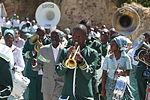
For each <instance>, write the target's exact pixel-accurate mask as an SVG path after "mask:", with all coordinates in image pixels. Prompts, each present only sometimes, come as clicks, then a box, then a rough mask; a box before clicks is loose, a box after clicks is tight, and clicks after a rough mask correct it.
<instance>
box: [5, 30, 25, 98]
mask: <svg viewBox="0 0 150 100" xmlns="http://www.w3.org/2000/svg"><path fill="white" fill-rule="evenodd" d="M14 38H15V32H14V31H13V30H12V29H7V30H5V32H4V40H5V44H6V45H7V46H8V47H10V48H11V50H12V53H13V56H14V66H13V67H12V68H11V69H12V70H14V71H16V70H17V71H19V72H20V73H21V72H22V71H23V70H24V67H25V63H24V59H23V56H22V50H21V49H20V48H18V47H16V46H15V45H13V41H14ZM8 100H16V99H15V98H14V97H13V96H10V97H9V98H8Z"/></svg>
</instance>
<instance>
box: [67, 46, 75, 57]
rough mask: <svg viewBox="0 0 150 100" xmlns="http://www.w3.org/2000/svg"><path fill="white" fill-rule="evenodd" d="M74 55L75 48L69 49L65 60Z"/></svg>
mask: <svg viewBox="0 0 150 100" xmlns="http://www.w3.org/2000/svg"><path fill="white" fill-rule="evenodd" d="M74 53H75V46H72V47H70V49H69V51H68V53H67V58H69V57H71V58H72V56H73V55H74Z"/></svg>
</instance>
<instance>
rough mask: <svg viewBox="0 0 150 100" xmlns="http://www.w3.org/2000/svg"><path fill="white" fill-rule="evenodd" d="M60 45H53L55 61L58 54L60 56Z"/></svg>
mask: <svg viewBox="0 0 150 100" xmlns="http://www.w3.org/2000/svg"><path fill="white" fill-rule="evenodd" d="M59 47H60V44H59V45H58V47H57V48H54V47H53V46H52V50H53V55H54V59H55V61H56V60H57V56H58V52H59Z"/></svg>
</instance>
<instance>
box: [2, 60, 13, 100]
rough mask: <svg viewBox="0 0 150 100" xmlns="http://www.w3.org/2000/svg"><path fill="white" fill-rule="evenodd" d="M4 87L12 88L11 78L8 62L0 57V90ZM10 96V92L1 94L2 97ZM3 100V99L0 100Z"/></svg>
mask: <svg viewBox="0 0 150 100" xmlns="http://www.w3.org/2000/svg"><path fill="white" fill-rule="evenodd" d="M5 87H11V89H12V88H13V82H12V77H11V73H10V65H9V62H7V61H6V60H4V59H3V58H1V57H0V90H3V89H4V88H5ZM6 95H10V91H8V92H7V91H6V92H5V93H2V96H6ZM0 100H5V99H0Z"/></svg>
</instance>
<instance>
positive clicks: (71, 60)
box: [65, 46, 80, 69]
mask: <svg viewBox="0 0 150 100" xmlns="http://www.w3.org/2000/svg"><path fill="white" fill-rule="evenodd" d="M79 49H80V46H77V49H76V51H75V53H74V54H73V53H71V54H70V55H69V58H68V59H67V60H66V61H65V67H67V68H69V69H75V68H77V62H76V60H75V57H76V55H77V53H78V52H79Z"/></svg>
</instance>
